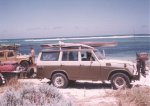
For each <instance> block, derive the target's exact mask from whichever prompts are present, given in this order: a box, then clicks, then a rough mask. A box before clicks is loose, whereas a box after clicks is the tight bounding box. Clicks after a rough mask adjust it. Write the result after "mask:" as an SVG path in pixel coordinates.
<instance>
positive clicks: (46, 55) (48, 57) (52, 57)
mask: <svg viewBox="0 0 150 106" xmlns="http://www.w3.org/2000/svg"><path fill="white" fill-rule="evenodd" d="M58 58H59V52H58V51H56V52H43V53H42V55H41V60H42V61H58Z"/></svg>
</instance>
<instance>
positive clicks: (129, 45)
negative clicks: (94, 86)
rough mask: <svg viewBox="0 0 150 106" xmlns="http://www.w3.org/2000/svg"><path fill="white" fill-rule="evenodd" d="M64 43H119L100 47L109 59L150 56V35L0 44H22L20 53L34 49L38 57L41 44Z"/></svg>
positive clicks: (67, 38) (72, 38) (40, 39)
mask: <svg viewBox="0 0 150 106" xmlns="http://www.w3.org/2000/svg"><path fill="white" fill-rule="evenodd" d="M59 41H63V42H117V43H118V45H117V46H115V47H98V48H97V49H99V50H101V51H102V50H105V54H106V57H107V58H117V59H118V58H119V59H125V60H135V59H136V53H139V52H147V53H148V54H150V34H134V35H103V36H102V35H101V36H82V37H55V38H54V37H53V38H29V39H0V44H14V43H17V44H20V45H21V46H20V48H19V52H21V54H29V53H30V48H31V47H33V48H34V49H35V51H36V55H38V53H39V52H40V50H41V47H40V45H41V44H51V43H57V42H59Z"/></svg>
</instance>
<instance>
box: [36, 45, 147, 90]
mask: <svg viewBox="0 0 150 106" xmlns="http://www.w3.org/2000/svg"><path fill="white" fill-rule="evenodd" d="M43 47H45V49H43V50H42V51H41V52H40V53H39V55H38V59H37V77H38V78H48V79H50V80H51V82H52V84H53V85H54V86H56V87H58V88H65V87H67V86H68V84H69V83H70V82H71V81H76V80H92V81H98V80H100V81H104V80H108V81H110V82H111V85H112V87H113V88H114V89H121V88H129V87H130V86H131V84H130V83H131V82H132V81H133V80H139V79H140V73H141V72H142V73H143V74H144V72H145V70H146V69H145V67H146V66H145V60H147V57H148V55H147V54H144V56H145V57H146V58H142V59H141V58H140V57H141V56H143V55H141V54H139V55H137V63H133V62H131V61H123V60H112V59H105V58H103V57H102V55H101V54H100V52H99V51H98V50H97V49H95V48H94V47H92V46H89V45H86V44H81V43H79V44H77V43H59V44H47V45H43Z"/></svg>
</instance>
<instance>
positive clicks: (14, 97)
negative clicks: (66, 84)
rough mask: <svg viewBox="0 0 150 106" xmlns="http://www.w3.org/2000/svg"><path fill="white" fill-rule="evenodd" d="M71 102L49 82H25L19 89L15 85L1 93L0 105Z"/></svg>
mask: <svg viewBox="0 0 150 106" xmlns="http://www.w3.org/2000/svg"><path fill="white" fill-rule="evenodd" d="M12 82H13V81H12ZM12 84H13V83H12ZM71 104H72V103H71V102H70V100H66V99H65V98H64V97H63V95H62V94H61V93H60V92H59V91H58V90H57V88H55V87H53V86H50V85H48V84H40V85H33V84H32V83H23V84H22V85H21V86H20V87H18V88H17V89H16V88H14V86H12V87H8V88H7V89H6V90H5V92H4V93H2V94H0V106H71Z"/></svg>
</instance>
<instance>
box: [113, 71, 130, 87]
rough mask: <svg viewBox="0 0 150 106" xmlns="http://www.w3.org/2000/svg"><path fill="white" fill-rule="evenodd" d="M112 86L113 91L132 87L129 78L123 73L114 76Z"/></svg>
mask: <svg viewBox="0 0 150 106" xmlns="http://www.w3.org/2000/svg"><path fill="white" fill-rule="evenodd" d="M111 84H112V87H113V89H124V88H129V87H131V85H130V79H129V77H128V76H127V75H126V74H123V73H116V74H114V75H112V77H111Z"/></svg>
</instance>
